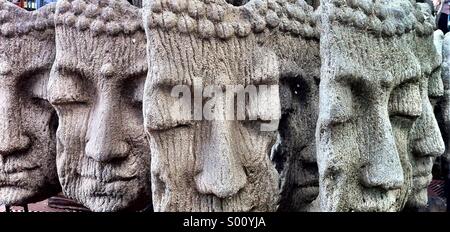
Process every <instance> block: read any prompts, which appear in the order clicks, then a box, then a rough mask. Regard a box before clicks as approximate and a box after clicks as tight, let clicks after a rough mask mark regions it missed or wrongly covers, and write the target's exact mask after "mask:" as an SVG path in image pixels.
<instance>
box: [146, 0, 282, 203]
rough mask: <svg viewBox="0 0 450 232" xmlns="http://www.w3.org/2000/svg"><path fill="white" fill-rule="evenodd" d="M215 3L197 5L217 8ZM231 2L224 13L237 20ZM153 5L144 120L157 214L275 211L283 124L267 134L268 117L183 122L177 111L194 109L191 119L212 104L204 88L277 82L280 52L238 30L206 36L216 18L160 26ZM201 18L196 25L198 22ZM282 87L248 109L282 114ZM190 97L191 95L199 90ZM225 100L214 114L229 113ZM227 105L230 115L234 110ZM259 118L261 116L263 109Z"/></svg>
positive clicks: (149, 11)
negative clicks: (186, 26)
mask: <svg viewBox="0 0 450 232" xmlns="http://www.w3.org/2000/svg"><path fill="white" fill-rule="evenodd" d="M205 2H206V1H205ZM218 2H220V1H218ZM218 2H216V3H217V4H221V3H218ZM157 3H158V2H156V3H155V5H156V6H158V4H157ZM176 3H177V2H176V1H175V4H176ZM179 3H180V4H182V1H180V2H179ZM197 3H199V4H205V3H203V1H198V2H197ZM216 3H210V5H208V4H209V3H208V4H206V5H200V6H194V7H217V6H215V5H214V4H216ZM224 4H227V3H226V2H225V1H223V2H222V5H221V6H220V7H221V8H220V9H225V10H224V11H225V13H224V15H228V16H230V18H233V17H232V16H231V15H229V14H227V10H226V9H227V7H228V6H226V5H224ZM149 5H150V4H149ZM149 5H147V6H146V10H145V14H146V16H145V19H148V20H147V21H146V22H145V23H146V29H147V38H148V58H149V63H150V64H152V69H151V70H150V71H149V75H148V77H147V82H146V85H145V91H144V92H145V93H144V117H145V128H146V130H147V133H148V135H149V140H150V148H151V151H152V191H153V203H154V209H155V211H214V212H217V211H274V210H275V209H276V204H277V200H278V174H277V172H276V170H275V168H274V166H273V165H272V164H271V161H270V157H269V156H270V153H271V148H272V145H273V144H274V143H275V140H276V136H277V132H276V129H277V126H275V128H274V130H275V131H261V125H262V124H263V123H265V121H262V120H254V121H251V120H248V118H246V120H220V119H218V118H214V119H212V120H208V119H207V118H206V117H200V120H195V119H196V118H195V115H193V116H192V117H191V118H190V119H184V120H181V119H180V117H178V116H177V115H176V114H174V113H173V112H172V111H171V110H170V109H171V108H172V106H174V105H176V104H177V103H181V105H183V106H186V107H187V109H188V110H187V111H186V112H188V114H189V116H191V113H192V112H191V110H192V109H198V108H201V109H205V108H204V107H207V105H208V104H209V101H208V100H210V98H209V97H206V96H205V92H206V89H207V88H208V87H210V86H213V85H214V86H217V88H219V89H225V87H226V86H227V85H229V86H231V85H241V86H242V87H244V88H245V87H248V86H251V85H255V86H259V85H278V76H279V70H278V68H279V66H278V58H277V56H276V55H275V54H274V53H273V52H271V51H268V50H266V49H262V48H260V47H258V45H257V41H256V39H255V37H254V35H253V34H252V33H250V34H249V35H248V34H247V35H246V36H243V37H238V36H235V35H233V34H231V36H229V37H228V38H226V39H220V38H216V37H215V35H214V33H213V34H209V33H204V32H206V31H208V30H209V29H211V28H210V27H209V26H210V25H212V26H214V25H215V24H216V22H214V21H209V20H203V21H201V23H200V24H201V25H203V26H205V28H201V27H199V30H200V31H202V32H200V33H197V32H191V33H190V34H189V33H187V34H186V33H182V32H179V31H177V30H176V29H173V30H172V29H171V28H161V27H160V26H156V25H154V24H152V21H150V20H157V17H160V14H159V13H154V11H157V10H155V8H154V7H155V5H153V4H152V5H151V6H149ZM158 9H159V8H158ZM188 9H189V8H188ZM213 9H214V8H213ZM234 9H238V8H234ZM163 10H166V9H163ZM222 13H223V12H222ZM163 15H164V14H163ZM219 15H220V14H219ZM172 16H173V15H172ZM213 16H214V15H213ZM174 17H175V19H176V17H178V15H176V16H174ZM171 19H173V17H172V18H171ZM189 19H190V20H194V19H192V18H189ZM186 21H188V22H189V20H186ZM205 21H206V22H205ZM213 22H214V23H213ZM237 22H242V21H237ZM194 23H197V22H196V21H195V20H194ZM200 24H199V25H200ZM222 25H224V27H225V26H228V25H226V23H225V24H222ZM212 29H214V27H212ZM203 30H204V31H203ZM244 30H246V28H244ZM212 31H214V30H212ZM227 33H228V32H227ZM232 33H234V32H232ZM247 33H248V32H247ZM208 36H209V37H208ZM200 83H201V84H202V86H203V87H204V88H202V87H201V86H199V85H200ZM177 85H184V86H185V87H186V90H187V91H186V92H184V93H183V96H185V94H189V92H190V94H193V93H194V90H199V91H200V97H195V96H193V97H194V98H193V101H192V102H191V101H180V100H179V99H178V97H177V96H178V95H175V96H172V94H171V93H172V91H173V87H175V86H177ZM276 87H277V88H276V90H277V91H276V92H267V93H262V92H261V93H262V94H260V95H258V97H257V98H258V99H259V102H264V104H262V105H258V106H257V107H256V105H251V104H249V105H246V108H245V109H246V112H248V113H249V112H259V113H261V114H265V115H271V116H273V119H277V117H276V116H278V119H279V115H280V100H279V95H278V86H276ZM203 90H205V92H203V97H204V98H203V100H204V101H202V95H201V94H202V91H203ZM187 96H188V99H191V96H192V95H187ZM195 99H197V101H198V100H200V103H198V105H197V106H195V105H194V107H193V108H192V107H191V105H190V103H192V104H194V101H196V100H195ZM220 102H221V101H220V99H219V103H220ZM227 102H230V101H227ZM231 102H234V100H232V101H231ZM219 103H215V105H214V110H213V111H214V112H221V111H222V110H224V108H222V107H223V105H222V106H221V105H220V104H219ZM227 109H228V108H227ZM227 109H225V110H224V112H225V113H229V112H230V111H227ZM171 112H172V113H171ZM194 112H195V110H194ZM249 114H250V113H249ZM203 116H205V115H203ZM257 116H258V119H260V118H261V115H260V114H258V115H257ZM266 119H268V120H270V117H269V118H266Z"/></svg>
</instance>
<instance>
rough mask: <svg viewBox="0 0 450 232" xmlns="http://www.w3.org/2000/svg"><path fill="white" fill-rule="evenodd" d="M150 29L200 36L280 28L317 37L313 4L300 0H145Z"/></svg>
mask: <svg viewBox="0 0 450 232" xmlns="http://www.w3.org/2000/svg"><path fill="white" fill-rule="evenodd" d="M144 7H145V8H147V9H148V10H149V12H150V13H149V14H147V17H146V18H145V19H144V20H146V21H147V22H148V23H147V25H148V27H150V28H156V27H159V28H164V29H165V30H177V31H179V32H181V33H185V34H195V35H198V36H200V37H201V38H203V39H208V38H220V39H230V38H232V37H247V36H248V35H249V34H251V33H255V34H258V33H262V32H265V31H270V30H275V29H277V30H280V31H282V32H286V33H291V34H292V35H293V36H302V37H306V38H319V32H318V30H317V27H316V20H313V19H312V17H310V15H311V14H312V13H313V10H314V9H313V7H312V6H310V5H308V4H306V3H305V2H304V1H295V0H288V1H275V0H253V1H249V2H247V3H246V4H245V5H242V6H233V5H232V4H230V3H227V2H226V1H225V0H192V1H169V0H155V1H146V2H145V5H144Z"/></svg>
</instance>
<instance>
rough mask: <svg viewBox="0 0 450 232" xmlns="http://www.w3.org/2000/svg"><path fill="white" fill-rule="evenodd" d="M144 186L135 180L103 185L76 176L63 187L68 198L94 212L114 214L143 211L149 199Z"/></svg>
mask: <svg viewBox="0 0 450 232" xmlns="http://www.w3.org/2000/svg"><path fill="white" fill-rule="evenodd" d="M141 182H142V183H141ZM146 185H147V184H146V183H144V182H143V181H138V180H137V179H134V180H131V181H127V182H124V181H117V182H111V183H105V182H101V181H98V180H92V179H88V178H84V177H80V176H78V178H76V179H75V178H74V180H73V182H66V183H64V185H63V186H65V189H67V190H69V191H68V192H67V193H66V194H67V195H68V196H69V197H73V198H74V199H75V200H77V201H78V202H80V203H81V204H83V205H84V206H86V207H87V208H89V209H90V210H92V211H94V212H116V211H133V210H141V209H143V208H144V207H145V206H146V205H147V204H148V203H149V201H150V199H151V196H150V195H149V194H147V191H146V189H145V186H146Z"/></svg>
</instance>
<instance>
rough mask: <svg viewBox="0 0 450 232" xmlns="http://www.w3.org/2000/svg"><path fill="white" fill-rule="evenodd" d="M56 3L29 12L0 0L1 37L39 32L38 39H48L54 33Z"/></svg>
mask: <svg viewBox="0 0 450 232" xmlns="http://www.w3.org/2000/svg"><path fill="white" fill-rule="evenodd" d="M54 11H55V5H54V4H49V5H47V6H45V7H43V8H41V9H39V10H38V11H33V12H27V11H25V10H23V9H21V8H19V7H18V6H16V5H15V4H12V3H10V2H8V1H6V0H0V38H5V37H6V38H11V37H20V36H24V35H28V34H30V33H33V32H34V33H36V35H37V34H39V36H36V35H34V36H36V38H37V39H40V40H46V39H48V38H49V37H51V36H53V34H54V23H53V16H54Z"/></svg>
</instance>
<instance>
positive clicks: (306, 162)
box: [263, 1, 321, 211]
mask: <svg viewBox="0 0 450 232" xmlns="http://www.w3.org/2000/svg"><path fill="white" fill-rule="evenodd" d="M309 4H313V3H312V2H310V3H308V4H306V2H305V1H295V2H289V1H285V2H283V4H282V5H281V9H282V10H284V12H283V11H282V12H283V13H284V14H285V15H287V16H288V17H292V18H296V17H299V16H303V17H301V18H302V22H303V23H302V24H301V27H302V28H303V29H305V30H307V31H311V32H312V33H311V34H312V35H313V36H307V35H305V34H292V33H284V32H283V31H279V32H277V33H273V34H272V35H271V36H269V37H268V38H267V40H266V41H265V43H263V44H264V46H265V47H268V48H270V49H272V50H274V51H275V53H276V54H277V55H278V57H279V60H280V97H281V109H282V117H281V120H280V126H279V133H280V143H279V145H278V146H277V149H276V150H275V151H274V155H273V160H274V161H275V163H276V165H277V169H278V170H279V172H280V174H281V176H280V178H281V198H280V204H279V208H278V210H279V211H310V210H314V209H312V207H313V205H312V204H311V203H312V201H313V200H315V199H316V198H317V196H318V194H319V172H318V169H317V159H316V146H315V144H316V143H315V129H316V122H317V118H318V112H319V83H320V62H321V61H320V48H319V45H320V44H319V31H318V29H319V28H318V19H319V18H318V14H317V13H318V11H314V7H313V6H312V5H309ZM295 24H296V23H293V24H292V25H291V26H293V25H295ZM288 25H289V24H288Z"/></svg>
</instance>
